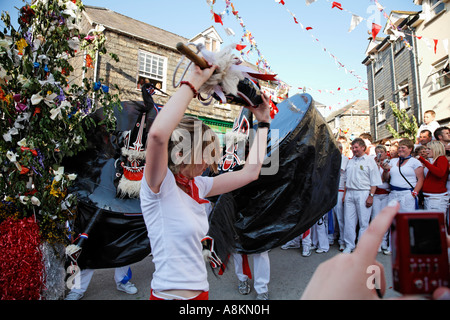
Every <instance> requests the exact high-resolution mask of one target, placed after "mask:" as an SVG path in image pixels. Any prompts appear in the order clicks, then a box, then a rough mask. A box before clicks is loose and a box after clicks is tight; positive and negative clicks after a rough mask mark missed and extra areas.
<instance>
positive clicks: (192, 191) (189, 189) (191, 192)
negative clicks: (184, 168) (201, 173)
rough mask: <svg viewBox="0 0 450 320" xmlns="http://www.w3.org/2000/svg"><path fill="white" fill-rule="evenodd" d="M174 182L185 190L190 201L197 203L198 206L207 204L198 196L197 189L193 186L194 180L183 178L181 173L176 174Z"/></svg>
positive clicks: (206, 201)
mask: <svg viewBox="0 0 450 320" xmlns="http://www.w3.org/2000/svg"><path fill="white" fill-rule="evenodd" d="M175 181H176V182H177V184H179V185H180V186H183V187H184V188H185V189H186V193H187V194H188V196H190V197H191V198H192V199H194V200H195V201H197V202H198V203H200V204H203V203H208V202H209V201H208V200H205V199H201V198H200V197H199V195H198V187H197V185H196V184H195V181H194V179H188V178H186V177H185V176H183V175H182V174H181V173H177V174H176V175H175ZM183 191H184V190H183Z"/></svg>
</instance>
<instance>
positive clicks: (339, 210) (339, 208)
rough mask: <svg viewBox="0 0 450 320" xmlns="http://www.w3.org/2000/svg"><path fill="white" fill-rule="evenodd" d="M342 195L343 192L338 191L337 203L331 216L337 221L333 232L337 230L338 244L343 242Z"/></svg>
mask: <svg viewBox="0 0 450 320" xmlns="http://www.w3.org/2000/svg"><path fill="white" fill-rule="evenodd" d="M343 197H344V192H343V191H339V192H338V199H337V203H336V205H335V206H334V208H333V217H334V221H336V222H337V225H336V224H335V225H334V233H335V234H336V233H338V232H339V239H338V242H339V244H344V202H342V198H343Z"/></svg>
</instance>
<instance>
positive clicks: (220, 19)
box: [214, 13, 223, 25]
mask: <svg viewBox="0 0 450 320" xmlns="http://www.w3.org/2000/svg"><path fill="white" fill-rule="evenodd" d="M214 22H216V23H220V24H221V25H223V22H222V17H221V16H220V15H219V14H217V13H214Z"/></svg>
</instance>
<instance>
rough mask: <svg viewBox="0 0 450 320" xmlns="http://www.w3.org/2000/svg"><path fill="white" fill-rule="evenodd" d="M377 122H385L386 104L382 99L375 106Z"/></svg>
mask: <svg viewBox="0 0 450 320" xmlns="http://www.w3.org/2000/svg"><path fill="white" fill-rule="evenodd" d="M375 107H376V110H377V117H378V122H381V121H384V120H386V103H385V101H384V98H382V99H380V100H378V101H377V104H376V106H375Z"/></svg>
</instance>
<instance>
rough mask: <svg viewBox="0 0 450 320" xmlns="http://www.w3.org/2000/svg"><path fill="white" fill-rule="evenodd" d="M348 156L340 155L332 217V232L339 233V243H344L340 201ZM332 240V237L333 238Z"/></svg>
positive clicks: (342, 213) (342, 210)
mask: <svg viewBox="0 0 450 320" xmlns="http://www.w3.org/2000/svg"><path fill="white" fill-rule="evenodd" d="M348 161H349V160H348V158H347V157H346V156H344V155H341V171H340V174H339V190H338V196H337V202H336V205H335V206H334V208H333V218H334V221H333V222H336V223H335V224H334V233H335V234H337V233H339V238H338V242H339V244H340V245H343V244H344V202H343V201H342V199H343V197H344V191H345V180H346V169H347V164H348ZM333 240H334V239H333Z"/></svg>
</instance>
